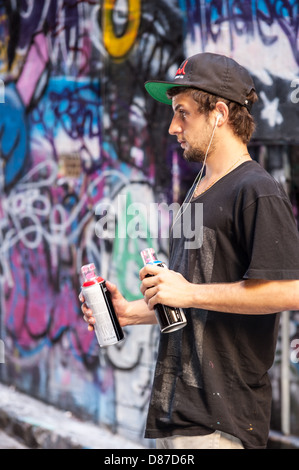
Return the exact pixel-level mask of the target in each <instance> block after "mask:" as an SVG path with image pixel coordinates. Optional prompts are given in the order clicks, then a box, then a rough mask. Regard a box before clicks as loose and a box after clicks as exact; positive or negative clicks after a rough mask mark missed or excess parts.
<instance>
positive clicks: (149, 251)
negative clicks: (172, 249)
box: [140, 248, 157, 265]
mask: <svg viewBox="0 0 299 470" xmlns="http://www.w3.org/2000/svg"><path fill="white" fill-rule="evenodd" d="M140 254H141V258H142V260H143V263H144V265H146V264H149V263H154V262H155V261H157V256H156V253H155V250H154V249H153V248H145V249H144V250H142V251H141V252H140Z"/></svg>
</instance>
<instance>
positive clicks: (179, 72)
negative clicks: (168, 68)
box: [175, 60, 188, 77]
mask: <svg viewBox="0 0 299 470" xmlns="http://www.w3.org/2000/svg"><path fill="white" fill-rule="evenodd" d="M187 63H188V60H186V61H185V62H184V64H183V67H182V68H180V67H179V68H178V70H177V73H176V74H175V77H177V76H178V75H185V73H186V72H185V67H186V65H187Z"/></svg>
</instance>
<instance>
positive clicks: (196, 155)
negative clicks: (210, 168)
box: [183, 147, 205, 163]
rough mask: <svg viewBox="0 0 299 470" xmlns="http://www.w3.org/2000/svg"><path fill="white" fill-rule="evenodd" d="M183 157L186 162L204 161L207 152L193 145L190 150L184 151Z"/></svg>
mask: <svg viewBox="0 0 299 470" xmlns="http://www.w3.org/2000/svg"><path fill="white" fill-rule="evenodd" d="M183 157H184V159H185V160H186V162H193V163H203V162H204V159H205V152H203V151H202V150H201V149H199V148H194V147H193V148H191V149H189V150H185V151H184V153H183Z"/></svg>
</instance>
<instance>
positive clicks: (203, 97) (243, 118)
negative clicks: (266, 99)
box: [167, 86, 258, 144]
mask: <svg viewBox="0 0 299 470" xmlns="http://www.w3.org/2000/svg"><path fill="white" fill-rule="evenodd" d="M180 93H190V94H191V96H192V98H193V99H194V101H195V102H196V103H197V104H198V112H199V113H201V114H204V115H205V116H208V115H209V113H210V112H211V111H213V110H214V109H215V107H216V103H217V102H218V101H222V102H223V103H225V104H226V105H227V107H228V110H229V120H228V123H229V125H230V126H231V128H232V130H233V132H234V134H235V135H236V136H237V137H239V138H240V139H241V140H242V142H243V143H244V144H248V142H249V141H250V139H251V136H252V134H253V132H254V130H255V122H254V119H253V117H252V115H251V114H250V113H249V111H248V110H247V108H245V106H242V105H240V104H238V103H235V102H233V101H229V100H227V99H225V98H221V96H216V95H212V94H210V93H207V92H205V91H202V90H199V89H197V88H192V87H184V86H176V87H173V88H170V90H168V92H167V96H168V98H173V97H174V96H176V95H178V94H180ZM247 98H248V100H250V101H251V102H252V103H255V102H256V101H257V100H258V97H257V94H256V93H255V91H254V90H252V91H251V93H250V94H249V95H248V97H247Z"/></svg>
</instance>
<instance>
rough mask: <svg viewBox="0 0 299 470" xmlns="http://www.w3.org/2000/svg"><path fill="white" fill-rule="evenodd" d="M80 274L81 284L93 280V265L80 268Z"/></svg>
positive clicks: (94, 272) (94, 271)
mask: <svg viewBox="0 0 299 470" xmlns="http://www.w3.org/2000/svg"><path fill="white" fill-rule="evenodd" d="M81 274H82V278H83V282H88V281H91V280H93V279H95V278H96V277H97V275H96V268H95V265H94V263H90V264H85V265H84V266H82V268H81Z"/></svg>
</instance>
